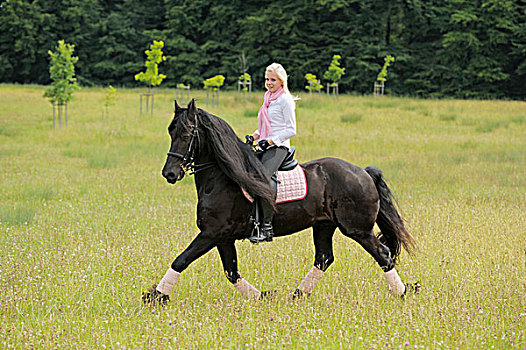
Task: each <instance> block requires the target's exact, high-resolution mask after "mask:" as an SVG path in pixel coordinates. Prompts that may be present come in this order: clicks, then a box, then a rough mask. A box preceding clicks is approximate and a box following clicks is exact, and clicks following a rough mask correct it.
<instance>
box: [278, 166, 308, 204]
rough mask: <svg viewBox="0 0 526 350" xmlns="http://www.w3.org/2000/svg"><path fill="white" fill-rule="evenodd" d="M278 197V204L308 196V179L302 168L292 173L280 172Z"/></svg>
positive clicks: (297, 168)
mask: <svg viewBox="0 0 526 350" xmlns="http://www.w3.org/2000/svg"><path fill="white" fill-rule="evenodd" d="M278 180H279V181H280V182H279V183H278V196H277V198H276V203H278V204H280V203H286V202H292V201H297V200H300V199H303V198H305V197H306V196H307V179H306V177H305V172H304V171H303V168H302V167H301V166H299V165H298V166H296V167H295V168H294V169H293V170H290V171H278Z"/></svg>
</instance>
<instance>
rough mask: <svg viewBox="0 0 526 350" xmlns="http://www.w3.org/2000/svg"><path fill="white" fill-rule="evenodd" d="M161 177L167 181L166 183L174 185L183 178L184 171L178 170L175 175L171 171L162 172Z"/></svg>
mask: <svg viewBox="0 0 526 350" xmlns="http://www.w3.org/2000/svg"><path fill="white" fill-rule="evenodd" d="M162 174H163V177H164V178H165V179H166V181H168V183H171V184H174V183H176V182H177V181H180V180H182V179H183V177H184V171H183V169H179V172H178V173H177V174H176V173H175V172H173V171H166V172H165V171H163V173H162Z"/></svg>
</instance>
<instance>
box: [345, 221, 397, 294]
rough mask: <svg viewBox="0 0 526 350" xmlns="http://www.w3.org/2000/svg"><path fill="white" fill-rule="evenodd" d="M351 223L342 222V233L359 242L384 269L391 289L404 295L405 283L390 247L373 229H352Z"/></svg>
mask: <svg viewBox="0 0 526 350" xmlns="http://www.w3.org/2000/svg"><path fill="white" fill-rule="evenodd" d="M349 226H350V225H346V224H345V223H344V224H340V226H339V229H340V231H342V233H343V234H344V235H345V236H347V237H350V238H352V239H354V240H355V241H356V242H358V243H359V244H360V245H361V246H362V247H363V248H364V249H365V250H366V251H367V252H368V253H369V254H371V256H372V257H373V258H374V260H376V262H377V263H378V265H380V267H381V268H382V270H383V271H384V273H385V274H384V276H385V279H386V280H387V284H388V285H389V289H390V290H391V291H393V292H394V293H395V294H398V295H404V294H405V285H404V284H403V283H402V281H401V280H400V277H399V276H398V273H397V272H396V269H395V268H394V264H393V261H392V259H391V253H390V251H389V248H387V247H386V246H385V245H383V244H382V243H380V241H379V240H378V238H377V237H376V235H375V234H374V232H373V230H363V231H362V230H358V229H352V228H350V227H349Z"/></svg>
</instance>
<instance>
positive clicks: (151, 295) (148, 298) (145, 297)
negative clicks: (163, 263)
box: [142, 284, 170, 306]
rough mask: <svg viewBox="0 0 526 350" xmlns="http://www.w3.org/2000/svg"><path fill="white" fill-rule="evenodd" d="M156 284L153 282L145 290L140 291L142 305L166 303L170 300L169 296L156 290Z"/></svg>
mask: <svg viewBox="0 0 526 350" xmlns="http://www.w3.org/2000/svg"><path fill="white" fill-rule="evenodd" d="M156 288H157V285H156V284H154V285H153V286H152V287H151V288H150V289H148V290H147V291H146V292H143V293H142V302H143V303H144V305H148V306H154V305H162V306H164V305H166V304H167V303H168V302H169V301H170V296H169V295H165V294H163V293H160V292H158V291H157V289H156Z"/></svg>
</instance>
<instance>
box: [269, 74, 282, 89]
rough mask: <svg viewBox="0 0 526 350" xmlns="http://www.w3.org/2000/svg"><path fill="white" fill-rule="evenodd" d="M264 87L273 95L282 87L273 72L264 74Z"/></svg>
mask: <svg viewBox="0 0 526 350" xmlns="http://www.w3.org/2000/svg"><path fill="white" fill-rule="evenodd" d="M265 86H266V87H267V90H268V91H270V92H272V93H274V92H276V91H278V89H279V88H280V87H282V86H283V82H282V81H281V79H280V78H278V75H277V74H276V73H274V72H265Z"/></svg>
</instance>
